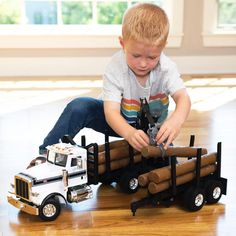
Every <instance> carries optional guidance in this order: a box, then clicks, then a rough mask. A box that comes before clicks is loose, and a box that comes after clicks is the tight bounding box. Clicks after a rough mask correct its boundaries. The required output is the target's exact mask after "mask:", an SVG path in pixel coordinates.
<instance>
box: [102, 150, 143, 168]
mask: <svg viewBox="0 0 236 236" xmlns="http://www.w3.org/2000/svg"><path fill="white" fill-rule="evenodd" d="M137 154H140V152H138V151H137V150H134V155H137ZM128 157H129V146H128V145H127V146H126V145H124V146H121V147H116V148H113V149H111V150H110V161H115V160H120V159H123V158H128ZM105 162H106V154H105V151H104V152H100V153H98V164H99V165H101V164H104V163H105Z"/></svg>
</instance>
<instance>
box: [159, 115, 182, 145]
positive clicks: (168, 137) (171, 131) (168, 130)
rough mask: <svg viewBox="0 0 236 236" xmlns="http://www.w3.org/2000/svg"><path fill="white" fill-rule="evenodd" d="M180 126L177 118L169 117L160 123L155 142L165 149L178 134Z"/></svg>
mask: <svg viewBox="0 0 236 236" xmlns="http://www.w3.org/2000/svg"><path fill="white" fill-rule="evenodd" d="M180 128H181V123H180V122H179V121H178V120H177V119H175V118H172V117H171V118H169V119H168V120H166V121H165V122H164V123H163V124H162V126H161V128H160V130H159V131H158V133H157V136H156V140H157V143H158V144H163V145H164V149H167V148H168V146H169V145H170V144H171V143H172V142H173V140H174V139H175V138H176V137H177V136H178V134H179V132H180ZM164 142H165V143H164Z"/></svg>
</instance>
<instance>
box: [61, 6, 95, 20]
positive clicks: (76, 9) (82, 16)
mask: <svg viewBox="0 0 236 236" xmlns="http://www.w3.org/2000/svg"><path fill="white" fill-rule="evenodd" d="M62 20H63V23H64V24H89V23H91V22H92V3H91V2H63V3H62Z"/></svg>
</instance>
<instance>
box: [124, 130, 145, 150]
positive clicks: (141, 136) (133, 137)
mask: <svg viewBox="0 0 236 236" xmlns="http://www.w3.org/2000/svg"><path fill="white" fill-rule="evenodd" d="M127 141H128V142H129V144H130V145H131V146H132V147H133V148H134V149H136V150H138V151H141V149H142V148H143V147H146V146H148V145H149V138H148V136H147V134H145V132H143V131H142V130H140V129H138V130H137V129H133V130H132V131H131V132H130V133H129V135H128V137H127Z"/></svg>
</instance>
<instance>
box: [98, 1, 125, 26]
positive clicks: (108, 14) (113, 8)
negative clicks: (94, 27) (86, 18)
mask: <svg viewBox="0 0 236 236" xmlns="http://www.w3.org/2000/svg"><path fill="white" fill-rule="evenodd" d="M127 6H128V5H127V3H126V2H99V3H98V5H97V12H98V13H97V14H98V24H107V25H112V24H121V23H122V17H123V14H124V12H125V10H126V9H127Z"/></svg>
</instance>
